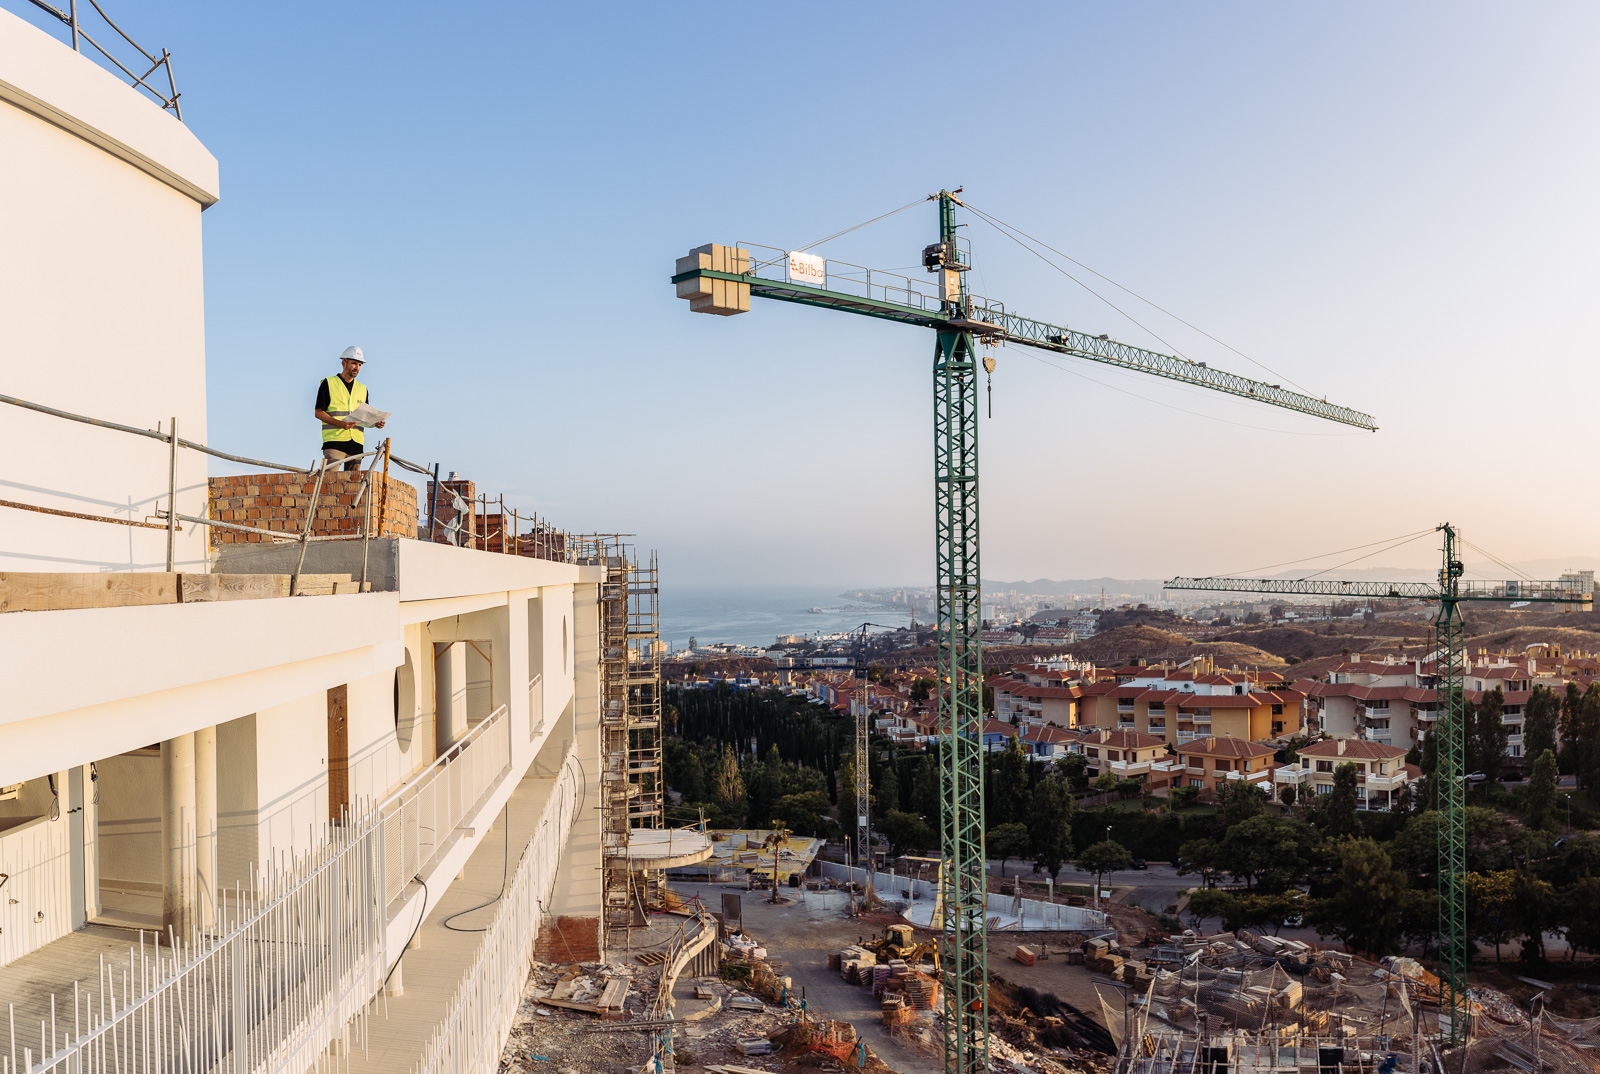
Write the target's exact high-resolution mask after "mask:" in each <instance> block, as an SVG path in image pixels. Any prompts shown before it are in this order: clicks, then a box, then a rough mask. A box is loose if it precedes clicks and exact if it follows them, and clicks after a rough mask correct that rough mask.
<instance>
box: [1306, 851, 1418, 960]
mask: <svg viewBox="0 0 1600 1074" xmlns="http://www.w3.org/2000/svg"><path fill="white" fill-rule="evenodd" d="M1338 855H1339V873H1338V885H1339V886H1338V890H1337V891H1336V892H1335V893H1334V894H1333V895H1332V896H1331V897H1329V898H1326V899H1320V900H1318V901H1317V903H1316V904H1315V906H1314V908H1313V911H1312V914H1313V917H1314V919H1315V921H1316V926H1317V932H1319V933H1321V934H1323V935H1329V934H1331V935H1334V936H1338V937H1339V939H1341V940H1343V941H1344V944H1345V946H1346V947H1347V948H1349V949H1350V950H1352V951H1370V952H1372V953H1373V954H1378V955H1387V954H1392V953H1394V952H1395V951H1397V950H1399V948H1400V936H1401V926H1400V913H1401V905H1402V902H1401V898H1402V896H1403V895H1404V893H1405V890H1406V884H1407V880H1406V874H1405V873H1403V872H1401V871H1400V870H1399V869H1396V868H1395V867H1394V864H1393V863H1392V862H1391V861H1390V860H1389V854H1388V852H1387V851H1385V850H1384V849H1383V847H1381V846H1379V845H1378V843H1377V842H1375V841H1374V840H1372V839H1367V838H1361V839H1353V838H1351V839H1344V840H1341V841H1340V843H1339V849H1338Z"/></svg>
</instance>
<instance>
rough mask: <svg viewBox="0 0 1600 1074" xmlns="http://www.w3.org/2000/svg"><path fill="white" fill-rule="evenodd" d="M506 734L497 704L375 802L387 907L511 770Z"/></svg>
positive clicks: (506, 718) (506, 717)
mask: <svg viewBox="0 0 1600 1074" xmlns="http://www.w3.org/2000/svg"><path fill="white" fill-rule="evenodd" d="M510 732H511V718H510V711H509V710H508V709H507V708H506V706H504V705H501V706H500V707H499V708H497V709H495V710H494V712H493V713H492V714H490V715H489V716H488V717H487V718H486V719H483V720H480V721H479V722H478V725H477V726H476V727H474V728H472V729H471V730H470V731H468V732H467V733H466V734H465V735H463V736H462V737H461V739H460V740H459V741H457V742H456V743H454V744H453V745H451V747H450V748H449V749H447V750H446V751H445V752H444V753H442V754H441V755H440V756H439V757H438V758H437V759H436V760H435V761H434V762H433V763H432V764H431V765H429V766H428V767H427V768H426V769H424V770H423V771H422V773H421V774H420V775H418V776H417V777H416V778H415V779H413V780H411V781H410V782H409V783H407V784H406V785H405V786H404V787H402V788H401V789H400V790H399V791H397V792H396V793H395V794H393V795H391V796H390V797H388V798H386V799H384V800H383V801H382V802H380V803H378V806H377V808H376V815H377V824H378V828H379V829H380V832H381V840H380V844H381V860H382V871H383V905H384V907H385V908H388V907H391V906H393V905H394V904H395V902H396V901H398V900H399V899H400V897H401V896H402V895H404V894H405V890H406V886H407V885H408V884H410V883H411V881H412V879H413V878H415V877H417V876H419V875H421V874H423V873H426V872H427V871H428V868H429V867H430V866H431V865H432V864H433V863H434V862H435V861H436V860H437V859H438V858H439V857H440V856H441V855H442V854H444V852H445V851H447V850H449V849H450V847H451V846H453V845H454V844H455V841H456V839H457V838H458V836H459V834H460V829H461V826H462V823H463V821H464V820H465V819H466V818H467V817H469V816H472V815H473V813H475V812H476V811H477V809H478V805H479V803H480V802H482V801H483V799H484V798H485V797H487V796H488V794H489V793H490V792H491V791H493V790H494V789H495V788H496V787H498V786H499V785H500V781H501V780H502V779H504V778H505V776H506V774H507V773H508V772H510V771H511V733H510Z"/></svg>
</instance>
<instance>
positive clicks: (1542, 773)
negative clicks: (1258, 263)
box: [1523, 749, 1556, 828]
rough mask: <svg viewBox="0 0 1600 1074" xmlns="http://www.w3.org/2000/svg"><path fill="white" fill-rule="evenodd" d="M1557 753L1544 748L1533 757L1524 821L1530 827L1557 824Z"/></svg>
mask: <svg viewBox="0 0 1600 1074" xmlns="http://www.w3.org/2000/svg"><path fill="white" fill-rule="evenodd" d="M1555 807H1556V755H1555V752H1554V751H1553V750H1549V749H1546V750H1543V751H1541V752H1540V753H1539V755H1538V756H1537V757H1535V758H1534V759H1533V768H1532V770H1531V772H1530V773H1529V776H1528V809H1527V812H1526V813H1525V814H1524V815H1523V822H1524V823H1526V824H1527V825H1528V827H1530V828H1549V827H1553V826H1554V824H1555Z"/></svg>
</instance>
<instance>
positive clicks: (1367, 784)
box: [1272, 738, 1422, 812]
mask: <svg viewBox="0 0 1600 1074" xmlns="http://www.w3.org/2000/svg"><path fill="white" fill-rule="evenodd" d="M1299 753H1300V757H1299V763H1298V764H1295V765H1285V766H1284V767H1282V768H1279V769H1277V770H1276V771H1275V772H1274V773H1273V777H1272V781H1273V784H1274V785H1275V787H1276V790H1277V792H1278V795H1279V796H1280V797H1281V796H1282V794H1283V788H1285V787H1294V788H1296V790H1295V794H1296V795H1297V796H1298V798H1299V800H1300V801H1307V800H1310V799H1311V798H1313V797H1314V796H1316V795H1323V794H1331V793H1333V775H1334V770H1335V769H1337V768H1338V767H1339V766H1340V765H1341V764H1346V763H1349V764H1353V765H1355V766H1356V808H1357V809H1370V810H1376V811H1380V812H1387V811H1388V810H1390V809H1392V808H1393V807H1394V806H1395V805H1396V804H1397V803H1398V802H1399V799H1400V795H1401V794H1402V792H1404V791H1405V789H1406V788H1407V787H1409V786H1411V784H1412V783H1413V782H1414V781H1415V780H1417V779H1418V778H1420V777H1421V775H1422V770H1421V769H1420V768H1418V767H1417V766H1416V765H1408V764H1406V763H1405V757H1406V751H1405V750H1403V749H1401V748H1400V747H1399V746H1391V745H1389V744H1387V743H1383V742H1367V741H1364V740H1362V739H1359V738H1332V739H1324V740H1323V741H1321V742H1313V743H1312V744H1311V745H1309V746H1302V747H1301V748H1300V751H1299Z"/></svg>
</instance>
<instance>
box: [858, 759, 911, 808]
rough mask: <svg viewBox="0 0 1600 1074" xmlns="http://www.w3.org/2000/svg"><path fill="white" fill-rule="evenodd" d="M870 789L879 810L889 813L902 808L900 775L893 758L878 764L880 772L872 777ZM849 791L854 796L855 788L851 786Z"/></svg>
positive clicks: (875, 805) (874, 803) (874, 804)
mask: <svg viewBox="0 0 1600 1074" xmlns="http://www.w3.org/2000/svg"><path fill="white" fill-rule="evenodd" d="M870 789H871V792H872V801H873V806H874V808H876V809H877V810H878V811H880V812H884V813H887V812H888V811H889V810H891V809H899V808H900V777H899V776H897V775H895V771H894V760H893V758H890V759H888V760H885V761H883V762H882V763H881V764H879V765H878V773H877V775H875V776H873V777H872V787H871V788H870ZM849 791H850V792H851V795H850V796H851V797H853V796H854V791H855V788H854V787H850V788H849Z"/></svg>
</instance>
